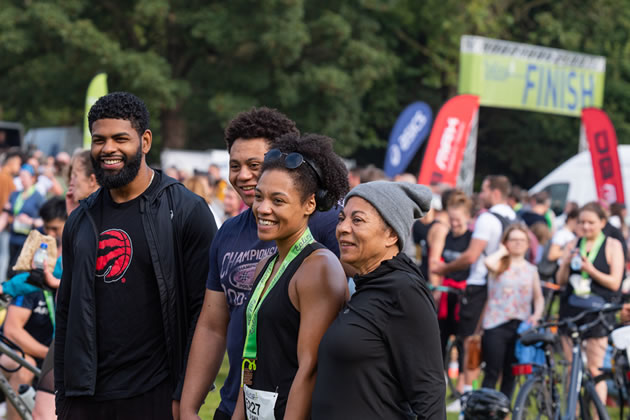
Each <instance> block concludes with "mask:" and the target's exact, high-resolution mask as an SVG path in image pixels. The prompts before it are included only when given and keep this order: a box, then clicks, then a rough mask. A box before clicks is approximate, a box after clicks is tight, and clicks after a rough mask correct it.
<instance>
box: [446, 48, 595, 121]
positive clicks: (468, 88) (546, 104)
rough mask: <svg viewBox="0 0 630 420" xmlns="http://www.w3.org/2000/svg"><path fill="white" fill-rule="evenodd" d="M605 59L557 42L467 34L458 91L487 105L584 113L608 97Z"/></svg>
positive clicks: (571, 113) (462, 51) (561, 112)
mask: <svg viewBox="0 0 630 420" xmlns="http://www.w3.org/2000/svg"><path fill="white" fill-rule="evenodd" d="M605 74H606V59H605V58H604V57H601V56H596V55H588V54H580V53H575V52H571V51H564V50H558V49H555V48H547V47H538V46H535V45H527V44H519V43H516V42H509V41H501V40H497V39H490V38H484V37H479V36H470V35H464V36H462V39H461V45H460V71H459V89H458V90H459V93H460V94H472V95H477V96H479V98H480V101H481V105H482V106H492V107H497V108H515V109H523V110H530V111H538V112H547V113H553V114H562V115H570V116H574V117H579V116H581V112H582V108H587V107H596V108H601V107H602V104H603V102H604V78H605Z"/></svg>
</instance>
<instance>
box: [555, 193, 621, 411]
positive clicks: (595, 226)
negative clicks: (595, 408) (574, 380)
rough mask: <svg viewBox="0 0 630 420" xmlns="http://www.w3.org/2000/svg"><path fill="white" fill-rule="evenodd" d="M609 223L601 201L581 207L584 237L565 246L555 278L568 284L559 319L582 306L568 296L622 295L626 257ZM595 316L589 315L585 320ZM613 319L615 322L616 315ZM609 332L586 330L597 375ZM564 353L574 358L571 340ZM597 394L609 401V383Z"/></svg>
mask: <svg viewBox="0 0 630 420" xmlns="http://www.w3.org/2000/svg"><path fill="white" fill-rule="evenodd" d="M605 224H606V214H605V213H604V210H603V209H602V208H601V206H600V205H599V204H598V203H595V202H593V203H589V204H586V205H585V206H584V207H582V208H581V209H580V214H579V217H578V226H579V227H580V228H581V230H582V235H583V236H582V237H581V238H579V239H577V240H575V241H573V242H572V243H571V244H569V246H567V247H566V248H565V252H564V255H563V257H562V265H561V266H560V268H559V270H558V273H557V274H556V279H557V281H558V283H559V284H567V288H566V291H565V294H564V295H563V298H562V300H561V302H560V318H564V317H570V316H574V315H577V314H578V313H580V312H582V311H583V309H580V308H577V307H574V306H571V305H569V296H570V295H572V294H576V295H578V296H583V297H586V296H589V295H595V296H599V297H600V298H603V299H604V300H605V301H607V302H616V301H617V300H618V298H619V292H620V288H621V280H622V278H623V265H624V257H623V250H622V247H621V243H620V242H619V241H618V240H617V239H614V238H611V237H606V236H605V235H604V234H603V233H602V228H603V227H604V225H605ZM593 319H594V318H589V317H587V318H586V319H585V320H584V322H589V321H590V320H593ZM611 321H613V322H614V315H613V316H612V319H611ZM607 335H608V333H607V331H606V329H605V328H604V327H601V326H600V327H596V328H593V329H591V330H590V331H588V332H586V334H585V335H584V337H588V339H587V340H586V358H587V366H588V368H589V369H590V371H591V374H592V375H594V376H595V375H598V374H599V373H600V372H599V368H600V367H601V366H602V364H603V361H604V355H605V352H606V346H607V338H606V336H607ZM564 347H565V355H566V356H567V359H569V360H570V359H571V353H570V351H569V347H570V346H569V345H568V341H567V340H566V339H565V346H564ZM597 394H598V395H599V397H600V398H601V399H602V401H606V384H605V383H603V382H601V383H600V384H598V386H597Z"/></svg>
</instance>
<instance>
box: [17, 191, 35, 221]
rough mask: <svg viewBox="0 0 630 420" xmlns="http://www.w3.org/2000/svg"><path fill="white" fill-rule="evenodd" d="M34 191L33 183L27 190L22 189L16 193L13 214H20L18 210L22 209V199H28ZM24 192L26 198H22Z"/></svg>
mask: <svg viewBox="0 0 630 420" xmlns="http://www.w3.org/2000/svg"><path fill="white" fill-rule="evenodd" d="M34 192H35V186H34V185H33V186H32V187H31V188H29V189H28V190H26V191H23V192H21V193H20V194H18V196H17V198H16V199H15V204H13V215H14V216H17V215H18V214H20V212H21V211H22V207H24V201H26V200H28V198H29V197H30V196H31V195H33V193H34ZM24 194H26V199H25V198H24Z"/></svg>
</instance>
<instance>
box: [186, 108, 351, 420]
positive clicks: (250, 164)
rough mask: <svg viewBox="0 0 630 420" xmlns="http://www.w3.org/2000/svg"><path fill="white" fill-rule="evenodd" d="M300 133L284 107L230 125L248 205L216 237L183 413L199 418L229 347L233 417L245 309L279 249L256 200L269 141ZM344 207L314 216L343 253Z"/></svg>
mask: <svg viewBox="0 0 630 420" xmlns="http://www.w3.org/2000/svg"><path fill="white" fill-rule="evenodd" d="M290 132H294V133H298V130H297V128H296V126H295V123H294V122H293V121H291V120H290V119H288V118H287V117H286V116H285V115H283V114H281V113H280V112H278V111H276V110H272V109H268V108H253V109H251V110H250V111H247V112H242V113H240V114H239V115H237V116H236V118H234V119H233V120H232V121H231V122H230V124H229V125H228V127H227V128H226V130H225V140H226V143H227V147H228V152H229V153H230V175H229V178H230V183H231V184H232V186H233V187H234V189H235V190H236V191H237V192H238V194H239V195H240V196H241V198H242V199H243V201H244V202H245V204H247V206H249V207H250V208H248V209H247V210H246V211H244V212H243V213H241V214H240V215H238V216H235V217H233V218H231V219H228V220H227V221H226V222H225V223H224V224H223V226H221V229H219V231H218V232H217V235H216V237H215V239H214V241H213V242H212V247H211V249H210V269H209V274H208V281H207V283H206V287H207V290H206V296H205V300H204V305H203V309H202V311H201V314H200V316H199V320H198V322H197V327H196V330H195V335H194V338H193V342H192V346H191V350H190V354H189V358H188V367H187V369H186V378H185V381H184V389H183V392H182V399H181V405H180V416H181V419H182V420H184V419H197V418H198V417H197V412H198V411H199V408H200V406H201V404H202V403H203V400H204V398H205V397H206V395H207V394H208V391H209V390H210V387H211V386H212V382H213V381H214V380H215V378H216V375H217V373H218V371H219V368H220V366H221V362H222V361H223V356H224V354H225V350H226V348H227V353H228V358H229V362H230V371H229V374H228V377H227V378H226V380H225V383H224V385H223V388H222V389H221V404H220V405H219V408H218V409H217V411H216V413H215V414H214V419H215V420H222V419H229V418H230V417H231V416H232V413H233V412H234V407H235V405H236V400H237V398H238V392H239V387H240V373H241V357H242V353H243V344H244V335H243V315H244V306H243V303H244V302H245V300H246V298H247V295H248V294H249V291H250V289H251V286H252V283H253V281H254V272H255V270H256V265H257V264H258V262H259V261H260V260H261V259H263V258H265V257H266V256H268V255H271V254H273V253H275V252H276V245H275V243H274V242H266V241H261V240H259V239H258V235H257V227H256V220H255V219H254V215H253V214H252V210H251V205H252V203H253V202H254V187H255V186H256V183H257V182H258V176H259V174H260V167H261V166H262V163H263V159H264V156H265V153H267V151H268V150H269V146H270V142H271V140H273V139H276V138H278V137H280V136H281V135H283V134H286V133H290ZM338 213H339V209H337V210H335V209H334V208H333V210H330V211H328V212H324V213H319V212H316V213H315V214H314V215H313V216H312V217H311V220H310V221H309V227H310V229H311V232H312V233H313V236H314V237H315V240H317V241H318V242H320V243H322V244H323V245H325V246H326V247H328V248H329V249H330V250H331V251H333V252H334V253H335V254H336V255H339V245H338V244H337V240H336V238H335V228H336V226H337V219H338Z"/></svg>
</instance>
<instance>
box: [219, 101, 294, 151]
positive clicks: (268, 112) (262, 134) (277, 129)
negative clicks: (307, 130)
mask: <svg viewBox="0 0 630 420" xmlns="http://www.w3.org/2000/svg"><path fill="white" fill-rule="evenodd" d="M287 133H293V134H295V135H298V136H299V135H300V132H299V130H298V129H297V127H296V126H295V122H293V121H292V120H290V119H289V117H287V116H286V115H284V114H283V113H282V112H280V111H278V110H277V109H271V108H266V107H261V108H252V109H250V110H249V111H243V112H241V113H239V114H238V115H237V116H236V117H234V119H233V120H232V121H230V123H229V124H228V126H227V127H226V129H225V143H226V144H227V149H228V152H229V151H230V150H231V149H232V145H233V144H234V142H235V141H236V140H237V139H257V138H263V139H267V140H269V141H273V140H275V139H276V138H278V137H280V136H282V135H284V134H287Z"/></svg>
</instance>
